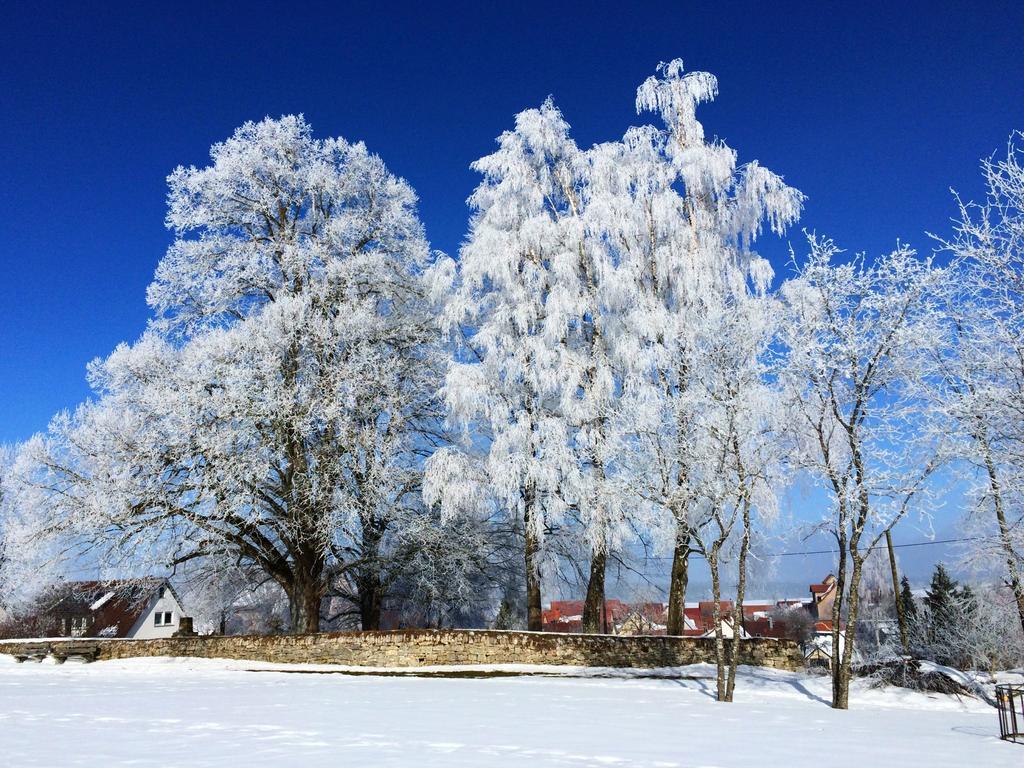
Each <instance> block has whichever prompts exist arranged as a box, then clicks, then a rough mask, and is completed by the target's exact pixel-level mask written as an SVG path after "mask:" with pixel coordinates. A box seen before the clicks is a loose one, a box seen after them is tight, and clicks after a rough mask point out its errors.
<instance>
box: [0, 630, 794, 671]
mask: <svg viewBox="0 0 1024 768" xmlns="http://www.w3.org/2000/svg"><path fill="white" fill-rule="evenodd" d="M83 641H84V639H79V640H76V641H61V640H51V641H46V642H47V644H48V645H50V646H52V647H56V648H58V650H59V646H60V645H62V644H63V643H66V642H76V643H78V644H81V643H83ZM91 642H95V643H97V644H98V645H99V654H98V658H99V659H124V658H131V657H138V656H182V657H200V658H220V659H246V660H251V661H267V662H276V663H286V664H290V663H305V664H346V665H352V666H370V667H420V666H427V665H434V664H566V665H575V666H588V667H643V668H647V667H674V666H680V665H683V664H695V663H699V662H710V663H714V658H715V647H714V640H713V639H703V638H679V637H647V636H630V637H623V636H612V635H574V634H560V633H549V632H500V631H490V630H399V631H395V632H329V633H328V632H325V633H319V634H310V635H269V636H229V637H214V636H202V637H172V638H163V639H157V640H95V641H91ZM29 645H31V646H37V647H38V646H39V645H40V643H39V642H38V641H37V642H35V643H31V644H28V643H26V644H20V643H17V642H3V643H0V653H7V654H15V655H18V654H20V653H21V652H22V651H23V650H24V649H25V647H26V646H29ZM740 654H741V655H740V662H741V663H743V664H752V665H757V666H765V667H775V668H777V669H790V670H793V669H799V668H801V667H802V666H803V654H802V653H801V652H800V647H799V646H798V645H797V644H796V643H795V642H792V641H790V640H773V639H768V638H753V639H750V640H743V641H741V642H740Z"/></svg>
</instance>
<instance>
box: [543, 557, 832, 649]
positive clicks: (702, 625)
mask: <svg viewBox="0 0 1024 768" xmlns="http://www.w3.org/2000/svg"><path fill="white" fill-rule="evenodd" d="M836 590H837V583H836V579H835V577H834V576H833V575H832V574H829V575H828V576H826V577H825V578H824V579H823V580H822V581H821V583H820V584H811V585H810V595H811V596H810V599H809V600H808V599H806V598H793V599H788V600H775V601H772V600H744V601H743V608H742V611H741V618H740V626H739V627H738V629H737V628H734V626H733V617H732V614H733V601H731V600H722V601H721V602H720V603H719V606H718V610H719V618H720V620H721V622H722V635H723V636H724V637H725V638H732V637H733V636H734V634H735V633H736V631H738V632H739V636H740V637H741V638H747V637H774V638H779V639H790V640H797V641H799V642H801V643H802V645H803V648H804V656H805V658H806V659H807V662H808V663H809V664H814V665H820V666H826V667H830V666H831V664H832V607H833V605H834V604H835V600H836ZM714 612H715V603H714V601H713V600H702V601H700V602H698V603H687V604H686V606H685V607H684V610H683V627H684V628H683V636H684V637H714V634H715V619H714ZM601 618H602V624H603V626H604V632H605V633H607V634H617V635H664V634H666V625H667V623H668V603H638V604H633V605H631V604H628V603H624V602H622V601H621V600H606V601H605V603H604V606H603V612H602V617H601ZM543 620H544V631H545V632H582V631H583V601H582V600H555V601H552V602H551V603H550V605H549V606H548V607H547V609H546V610H544V612H543ZM843 642H844V634H843V633H842V632H840V635H839V652H840V654H841V653H842V649H843Z"/></svg>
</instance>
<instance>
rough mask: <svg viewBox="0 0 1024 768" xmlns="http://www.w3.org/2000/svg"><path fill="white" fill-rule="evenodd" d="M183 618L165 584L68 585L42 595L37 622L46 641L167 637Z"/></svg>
mask: <svg viewBox="0 0 1024 768" xmlns="http://www.w3.org/2000/svg"><path fill="white" fill-rule="evenodd" d="M183 615H187V614H185V612H184V610H183V609H182V606H181V600H180V598H179V597H178V595H177V593H176V592H175V591H174V588H173V587H172V586H171V583H170V581H168V580H167V579H155V578H150V579H134V580H120V581H72V582H68V583H66V584H63V585H61V586H60V587H58V588H57V589H55V590H53V591H52V592H51V593H50V594H49V595H47V596H45V597H44V599H43V601H42V603H41V604H40V608H39V615H38V616H37V620H38V622H39V625H40V626H41V627H42V628H43V629H44V631H45V633H46V635H47V636H49V637H122V638H137V639H141V640H149V639H155V638H162V637H171V636H172V635H173V634H174V633H175V632H177V630H178V627H179V626H180V621H181V617H182V616H183Z"/></svg>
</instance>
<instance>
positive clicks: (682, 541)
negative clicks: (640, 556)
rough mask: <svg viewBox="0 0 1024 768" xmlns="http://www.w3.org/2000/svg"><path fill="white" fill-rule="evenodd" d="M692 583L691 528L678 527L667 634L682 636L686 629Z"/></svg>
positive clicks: (669, 592)
mask: <svg viewBox="0 0 1024 768" xmlns="http://www.w3.org/2000/svg"><path fill="white" fill-rule="evenodd" d="M689 581H690V528H689V526H687V525H686V524H685V523H683V522H679V523H677V525H676V546H675V549H674V550H673V551H672V573H671V575H670V576H669V587H668V621H667V624H666V628H665V633H666V634H668V635H682V634H683V629H685V627H686V613H685V611H686V587H687V586H688V584H689Z"/></svg>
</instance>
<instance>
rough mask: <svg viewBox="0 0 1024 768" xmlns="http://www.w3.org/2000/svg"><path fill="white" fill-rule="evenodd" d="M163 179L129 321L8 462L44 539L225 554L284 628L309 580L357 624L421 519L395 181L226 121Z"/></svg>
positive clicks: (344, 154)
mask: <svg viewBox="0 0 1024 768" xmlns="http://www.w3.org/2000/svg"><path fill="white" fill-rule="evenodd" d="M211 159H212V162H211V164H210V165H209V166H208V167H205V168H195V167H188V168H186V167H179V168H177V169H176V170H175V171H174V172H173V173H172V174H171V175H170V177H169V178H168V182H169V187H170V189H169V193H168V213H167V226H168V227H169V228H170V229H171V230H172V232H173V233H174V242H173V244H172V245H171V246H170V248H169V249H168V251H167V254H166V256H165V257H164V258H163V260H162V261H161V262H160V264H159V266H158V268H157V271H156V278H155V280H154V281H153V283H152V285H150V287H149V290H148V294H147V298H148V301H149V304H150V306H151V307H152V308H153V310H154V317H153V320H152V321H151V323H150V326H149V329H148V330H147V331H146V333H145V334H144V335H143V336H142V338H141V339H140V340H139V341H138V342H136V343H135V344H131V345H127V344H123V345H121V346H119V347H118V348H117V349H116V350H115V351H114V353H113V354H111V355H110V356H109V357H107V358H106V359H102V360H97V361H95V362H93V363H92V364H91V365H90V367H89V381H90V383H91V385H92V387H93V389H94V391H95V392H96V399H94V400H93V401H90V402H88V403H86V404H84V405H82V406H81V407H80V408H78V410H77V411H75V412H74V413H73V414H70V415H67V414H65V415H63V416H60V417H58V418H57V419H55V420H54V422H53V424H52V425H51V429H50V431H49V433H48V434H47V435H45V436H39V437H37V438H35V439H34V440H32V441H31V442H30V443H29V444H28V445H26V446H25V448H24V449H23V454H25V456H24V458H25V459H26V461H24V462H22V464H23V465H24V466H26V467H27V470H26V472H25V474H24V478H23V479H24V481H25V483H24V485H23V487H24V489H25V490H26V492H27V493H28V494H29V495H30V496H31V501H32V504H33V505H34V506H35V507H36V508H38V509H39V510H41V515H40V517H41V518H42V519H43V520H44V521H45V526H44V527H45V529H46V530H48V531H49V532H51V533H59V534H64V535H74V536H76V537H77V539H78V541H80V542H81V543H82V546H84V547H88V548H90V549H91V550H92V553H93V555H92V556H94V557H95V556H100V557H103V558H106V559H114V558H117V557H120V558H130V559H131V560H132V561H133V565H134V567H135V568H139V567H145V565H146V564H149V565H150V566H154V565H157V566H159V565H165V566H168V567H174V566H175V565H176V564H180V563H184V562H187V561H196V560H204V559H205V560H207V561H209V562H217V561H221V562H223V561H225V560H232V561H236V562H239V563H241V564H244V565H246V566H254V567H256V568H257V569H259V570H260V571H262V572H263V573H265V574H266V575H267V576H269V577H270V578H272V579H273V580H274V581H276V582H277V583H278V584H279V585H280V586H281V588H282V589H283V590H284V591H285V593H286V594H287V596H288V599H289V602H290V611H291V625H292V629H293V631H307V632H308V631H315V630H316V629H317V628H318V627H319V620H320V609H321V600H322V597H323V596H324V594H325V592H326V591H327V589H328V586H329V585H331V586H332V588H336V589H340V590H341V591H342V592H343V593H344V594H346V595H347V596H349V597H350V598H351V600H352V601H353V602H354V603H355V604H356V605H358V608H359V613H360V616H361V620H362V625H363V627H364V628H367V629H369V628H375V627H376V626H377V625H378V623H379V620H380V612H381V606H382V600H383V597H384V595H385V594H386V593H387V590H388V586H389V583H390V582H391V581H392V580H393V579H394V578H396V576H397V571H399V570H400V568H401V564H402V562H403V560H404V559H405V558H407V557H409V556H410V554H409V553H410V551H414V550H415V546H416V543H415V541H414V540H413V539H414V538H415V532H416V530H417V528H418V525H419V522H418V521H420V520H421V518H422V516H423V515H424V510H423V508H422V504H421V502H420V495H419V486H420V466H421V454H422V453H423V450H424V448H425V447H426V446H427V445H428V444H429V441H430V433H431V430H432V429H433V427H434V424H435V422H434V418H435V417H436V413H435V409H434V405H435V404H434V393H435V390H436V384H437V381H436V379H435V378H434V376H435V373H436V371H437V367H436V363H437V351H438V348H437V341H438V333H437V331H436V329H435V322H434V320H433V314H432V311H431V307H430V304H429V300H428V296H427V286H426V283H425V281H424V270H425V269H426V268H427V267H428V262H429V260H430V251H429V248H428V245H427V242H426V240H425V238H424V234H423V228H422V226H421V224H420V222H419V219H418V218H417V214H416V197H415V194H414V192H413V191H412V189H411V188H410V187H409V185H408V184H407V183H406V182H405V181H403V180H402V179H400V178H398V177H396V176H394V175H393V174H391V173H390V172H389V171H388V170H387V169H386V168H385V166H384V163H383V162H382V161H381V159H380V158H379V157H377V156H376V155H373V154H371V153H370V152H369V151H368V150H367V149H366V147H365V146H364V145H363V144H361V143H357V144H350V143H348V142H346V141H345V140H343V139H325V140H319V139H315V138H314V137H313V136H312V134H311V130H310V127H309V125H308V124H307V123H306V122H305V120H304V119H303V118H302V117H294V116H287V117H283V118H281V119H279V120H272V119H265V120H263V121H261V122H258V123H246V124H245V125H244V126H242V127H241V128H239V129H238V130H237V131H236V132H235V134H234V135H233V136H232V137H231V138H229V139H228V140H227V141H224V142H222V143H219V144H216V145H214V146H213V148H212V150H211Z"/></svg>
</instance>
